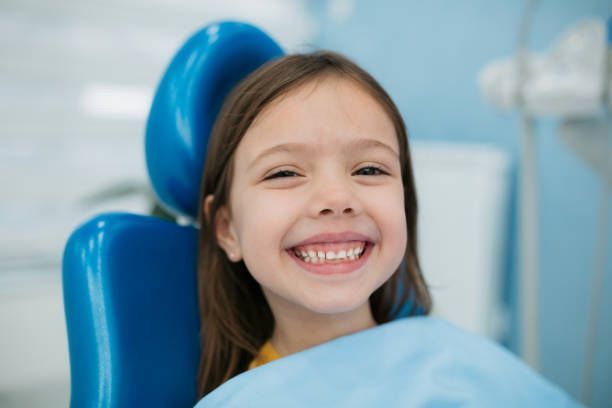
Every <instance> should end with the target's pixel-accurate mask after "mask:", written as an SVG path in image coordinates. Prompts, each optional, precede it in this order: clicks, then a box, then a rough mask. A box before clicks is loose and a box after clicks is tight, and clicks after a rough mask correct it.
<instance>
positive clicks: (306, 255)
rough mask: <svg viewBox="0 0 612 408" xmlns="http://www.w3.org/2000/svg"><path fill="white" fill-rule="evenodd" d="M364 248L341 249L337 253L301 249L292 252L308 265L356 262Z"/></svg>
mask: <svg viewBox="0 0 612 408" xmlns="http://www.w3.org/2000/svg"><path fill="white" fill-rule="evenodd" d="M363 251H364V246H359V247H355V248H349V249H348V250H345V249H341V250H339V251H338V252H334V251H327V252H325V251H322V250H318V251H315V250H308V251H305V250H303V249H300V250H297V249H296V250H294V251H293V252H294V253H295V255H296V256H297V257H298V258H300V259H302V260H303V261H304V262H309V263H315V264H316V263H325V261H326V260H327V261H334V260H337V261H344V260H347V259H348V260H351V261H353V260H356V259H358V258H359V256H360V255H361V254H362V253H363Z"/></svg>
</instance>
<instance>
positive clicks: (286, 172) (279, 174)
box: [264, 170, 298, 180]
mask: <svg viewBox="0 0 612 408" xmlns="http://www.w3.org/2000/svg"><path fill="white" fill-rule="evenodd" d="M297 175H298V174H297V173H296V172H295V171H291V170H281V171H277V172H276V173H274V174H272V175H269V176H268V177H266V178H265V179H264V180H270V179H275V178H281V177H293V176H297Z"/></svg>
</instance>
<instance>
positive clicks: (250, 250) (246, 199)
mask: <svg viewBox="0 0 612 408" xmlns="http://www.w3.org/2000/svg"><path fill="white" fill-rule="evenodd" d="M239 200H240V201H239V202H240V203H241V205H240V208H239V213H240V219H239V222H238V229H239V230H240V241H241V246H242V249H243V252H244V254H245V257H248V258H251V257H258V256H259V255H261V254H264V253H265V254H274V253H275V251H276V252H278V251H280V250H282V248H281V244H282V242H284V241H283V238H284V235H285V234H286V232H287V231H288V230H289V229H290V226H291V224H292V223H293V222H294V220H295V219H296V214H297V212H299V209H298V207H297V205H298V203H296V202H295V201H296V198H295V197H292V195H291V194H269V193H267V194H248V193H245V194H242V196H241V197H240V198H239Z"/></svg>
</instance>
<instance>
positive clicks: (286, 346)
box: [270, 302, 376, 356]
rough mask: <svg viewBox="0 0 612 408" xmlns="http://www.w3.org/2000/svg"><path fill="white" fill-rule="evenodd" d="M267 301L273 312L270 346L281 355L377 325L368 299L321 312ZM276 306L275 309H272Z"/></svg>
mask: <svg viewBox="0 0 612 408" xmlns="http://www.w3.org/2000/svg"><path fill="white" fill-rule="evenodd" d="M274 303H275V302H270V307H271V309H272V312H273V314H274V319H275V326H274V333H273V334H272V337H271V338H270V342H271V343H272V347H274V349H275V350H276V352H277V353H279V354H280V355H281V356H286V355H289V354H293V353H297V352H298V351H302V350H305V349H308V348H310V347H314V346H316V345H319V344H321V343H324V342H327V341H329V340H332V339H335V338H337V337H341V336H345V335H347V334H351V333H355V332H358V331H361V330H365V329H368V328H371V327H374V326H376V321H375V320H374V318H373V316H372V311H371V309H370V304H369V302H366V303H365V304H363V305H362V306H360V307H359V308H357V309H355V310H351V311H349V312H344V313H337V314H320V313H314V312H312V311H307V310H304V309H298V308H296V307H283V308H282V313H280V310H279V307H278V305H276V307H274ZM275 309H276V310H275Z"/></svg>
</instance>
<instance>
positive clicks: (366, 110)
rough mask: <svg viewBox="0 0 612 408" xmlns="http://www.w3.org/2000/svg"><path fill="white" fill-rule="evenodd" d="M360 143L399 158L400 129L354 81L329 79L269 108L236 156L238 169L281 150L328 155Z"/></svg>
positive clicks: (240, 146) (242, 143) (304, 87)
mask: <svg viewBox="0 0 612 408" xmlns="http://www.w3.org/2000/svg"><path fill="white" fill-rule="evenodd" d="M360 139H371V140H374V141H378V142H381V143H384V144H386V145H387V146H389V147H391V148H392V150H393V151H395V152H396V153H399V146H398V141H397V136H396V132H395V127H394V125H393V122H392V121H391V119H390V118H389V115H388V114H387V113H386V111H385V110H384V109H383V107H382V106H381V105H380V103H379V102H378V101H377V100H375V99H374V98H373V97H372V96H371V95H370V94H369V93H368V92H367V91H366V90H364V89H363V88H362V87H361V86H360V85H359V84H357V83H355V82H353V81H350V80H346V79H340V78H335V77H327V78H324V79H319V80H314V81H310V82H308V83H306V84H304V85H302V86H300V87H299V88H297V89H294V90H292V91H290V92H289V93H287V94H286V95H283V96H281V97H279V98H278V99H277V100H275V101H274V102H272V103H271V104H270V105H268V106H267V107H266V108H265V109H264V110H263V111H262V112H261V113H260V114H259V115H258V117H257V118H256V119H255V120H254V122H253V124H252V125H251V127H250V128H249V129H248V130H247V132H246V134H245V135H244V137H243V139H242V141H241V142H240V145H239V146H238V150H237V152H236V155H237V156H240V157H239V158H238V163H244V164H245V165H248V164H249V163H250V162H251V161H253V160H254V159H255V158H257V157H258V155H259V154H260V153H261V152H264V151H265V150H267V149H270V148H271V147H274V146H276V145H282V144H287V143H301V144H306V145H308V146H309V147H310V148H311V149H310V150H314V151H316V152H317V153H326V152H333V151H336V150H338V149H339V148H342V147H344V146H346V145H347V144H350V143H351V142H353V141H358V140H360ZM370 145H372V146H373V145H374V144H370Z"/></svg>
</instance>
